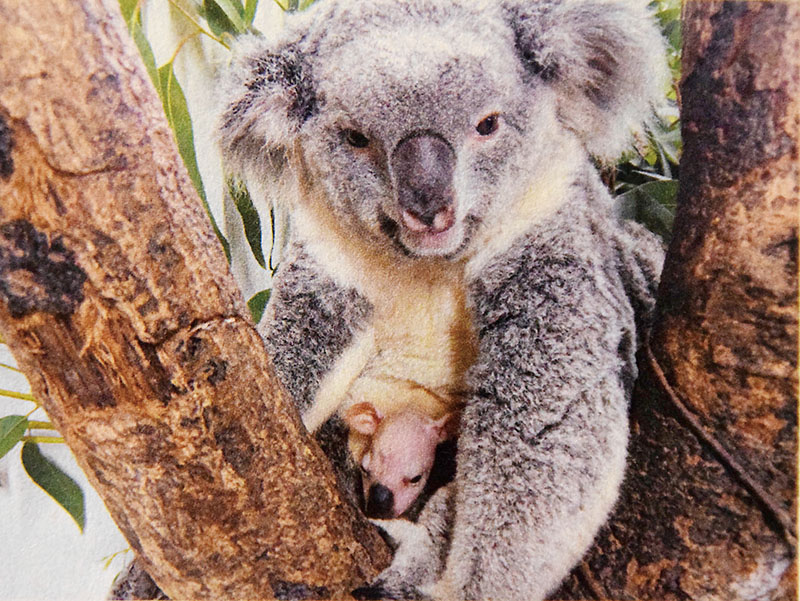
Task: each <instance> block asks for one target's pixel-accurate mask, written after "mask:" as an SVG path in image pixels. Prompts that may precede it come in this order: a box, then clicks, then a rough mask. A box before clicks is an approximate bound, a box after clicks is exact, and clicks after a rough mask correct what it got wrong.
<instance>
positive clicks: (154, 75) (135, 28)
mask: <svg viewBox="0 0 800 601" xmlns="http://www.w3.org/2000/svg"><path fill="white" fill-rule="evenodd" d="M130 31H131V36H132V37H133V41H134V42H135V43H136V47H137V48H138V49H139V54H140V55H141V57H142V62H143V63H144V66H145V69H147V74H148V75H149V76H150V80H151V81H152V82H153V85H154V86H155V87H156V91H157V92H158V95H159V97H161V86H160V85H159V81H158V68H157V67H156V57H155V55H154V54H153V49H152V48H151V47H150V42H148V41H147V38H146V37H145V36H144V31H143V30H142V24H141V23H139V22H135V23H133V24H132V25H131V27H130ZM161 102H162V103H163V102H164V98H163V97H162V98H161Z"/></svg>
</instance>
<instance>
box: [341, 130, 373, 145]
mask: <svg viewBox="0 0 800 601" xmlns="http://www.w3.org/2000/svg"><path fill="white" fill-rule="evenodd" d="M342 133H343V134H344V139H345V141H346V142H347V143H348V144H350V146H352V147H353V148H366V147H367V146H368V145H369V138H367V136H365V135H364V134H362V133H361V132H360V131H356V130H354V129H346V130H344V131H343V132H342Z"/></svg>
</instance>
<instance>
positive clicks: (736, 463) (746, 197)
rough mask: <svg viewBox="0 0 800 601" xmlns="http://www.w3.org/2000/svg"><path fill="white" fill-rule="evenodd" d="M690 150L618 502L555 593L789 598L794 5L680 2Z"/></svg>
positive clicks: (796, 118)
mask: <svg viewBox="0 0 800 601" xmlns="http://www.w3.org/2000/svg"><path fill="white" fill-rule="evenodd" d="M683 27H684V56H683V73H684V77H683V81H682V85H681V97H682V99H683V106H682V132H683V139H684V154H683V158H682V160H681V182H680V191H679V199H678V209H677V214H676V219H675V229H674V234H673V242H672V245H671V247H670V249H669V252H668V256H667V261H666V265H665V269H664V274H663V276H662V284H661V288H660V291H659V299H658V319H657V323H656V326H655V329H654V332H653V335H652V339H651V342H650V348H651V349H652V353H650V352H645V353H643V355H642V357H641V361H640V371H641V372H642V378H641V379H640V381H639V383H638V387H637V391H636V395H635V402H634V405H633V407H632V430H631V445H630V461H629V469H628V474H627V479H626V482H625V484H624V486H623V490H622V495H621V498H620V501H619V504H618V509H617V511H616V513H615V515H614V516H613V518H612V520H611V521H610V523H609V524H608V525H607V526H606V527H605V528H604V529H603V531H602V532H601V533H600V535H599V536H598V539H597V541H596V545H595V547H594V549H593V550H592V552H591V553H590V554H589V555H588V557H587V558H586V561H585V562H584V564H583V565H582V566H581V568H580V569H579V570H577V571H576V572H575V574H574V575H573V576H572V577H571V579H570V580H569V581H568V582H567V584H566V586H565V589H564V591H563V592H564V596H573V597H577V596H580V595H589V596H595V597H604V596H608V597H609V598H619V599H630V598H637V599H659V600H664V601H667V600H680V599H725V600H729V599H730V600H733V599H794V598H795V594H796V566H795V565H794V561H795V554H796V538H795V537H796V533H795V516H796V511H797V507H796V497H795V494H796V492H795V491H796V473H797V472H796V469H797V466H796V457H797V300H798V299H797V284H798V282H797V269H798V265H797V228H798V196H800V163H798V140H800V5H798V4H796V3H791V2H751V3H748V2H708V1H702V2H701V1H690V2H688V3H686V4H685V5H684V17H683Z"/></svg>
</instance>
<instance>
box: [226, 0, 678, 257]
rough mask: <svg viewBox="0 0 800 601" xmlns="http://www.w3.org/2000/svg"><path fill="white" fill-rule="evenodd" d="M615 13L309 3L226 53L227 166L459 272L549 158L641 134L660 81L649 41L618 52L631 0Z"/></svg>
mask: <svg viewBox="0 0 800 601" xmlns="http://www.w3.org/2000/svg"><path fill="white" fill-rule="evenodd" d="M632 1H634V0H632ZM624 4H628V3H623V2H618V1H614V0H602V1H600V0H598V1H594V0H584V1H581V2H578V1H573V2H556V1H552V0H538V1H537V0H499V1H496V2H494V1H493V2H489V1H488V0H406V1H404V2H397V1H396V0H320V1H319V2H318V3H317V4H316V5H315V6H314V7H312V8H311V9H310V10H308V11H307V12H306V13H303V14H299V15H290V16H289V17H287V27H286V30H285V31H284V33H283V35H282V37H279V38H278V39H274V40H270V41H266V40H261V39H250V40H245V41H243V42H241V43H240V53H239V58H238V59H237V60H236V61H235V62H234V64H233V68H232V69H231V71H230V74H229V77H228V81H227V82H225V83H223V86H222V87H223V89H224V96H225V98H226V103H227V104H226V106H225V108H224V110H223V113H222V120H221V123H220V127H219V132H220V137H221V142H222V149H223V153H224V155H225V156H226V158H227V160H228V162H229V163H230V164H232V165H233V167H234V168H236V167H238V168H239V170H240V171H245V172H250V173H253V172H255V173H256V174H257V175H258V174H260V177H263V178H264V179H270V178H273V179H274V177H276V176H277V177H281V176H284V175H285V174H286V172H290V173H292V174H293V175H294V176H295V177H297V178H298V179H299V180H302V183H303V186H304V187H305V189H306V190H307V192H308V191H309V188H310V189H311V191H310V192H309V193H310V194H313V195H315V197H316V198H323V199H324V200H323V201H324V203H325V204H326V206H327V208H328V209H329V210H330V212H331V213H332V214H333V215H335V218H336V219H337V220H338V222H340V223H341V224H343V226H344V227H345V228H347V230H348V232H349V233H352V235H353V236H357V237H359V238H362V239H368V240H370V241H372V243H373V245H377V246H379V247H385V248H386V249H390V250H391V251H392V252H395V253H400V254H402V255H406V256H411V257H456V256H459V255H461V254H462V253H464V252H465V251H466V250H468V249H469V247H470V243H471V241H473V240H474V239H475V237H476V236H475V234H476V232H477V231H478V230H479V229H480V228H481V224H482V223H484V222H486V221H487V220H489V219H492V218H494V217H495V216H497V215H502V214H503V212H504V211H507V210H508V209H509V207H510V203H511V202H512V200H513V199H514V198H519V197H520V195H522V194H525V193H526V192H527V191H529V190H530V189H532V188H535V187H536V186H537V182H542V181H543V180H544V178H546V174H547V170H548V168H549V166H552V164H553V162H554V161H563V156H558V158H554V157H556V156H557V154H556V153H557V149H558V148H561V147H564V146H565V145H567V144H571V145H574V146H575V147H577V148H578V151H577V152H575V153H573V155H574V158H573V159H572V160H574V161H575V162H580V161H586V160H587V159H588V157H589V155H595V156H597V157H600V158H603V157H607V158H613V157H616V156H617V154H618V153H619V152H620V151H621V150H622V149H624V148H625V146H626V144H627V142H628V140H629V139H630V129H631V128H633V127H635V126H636V125H640V124H641V123H642V122H643V121H645V120H646V116H647V114H649V111H650V105H649V102H648V99H650V98H655V97H657V96H659V95H660V92H661V85H662V81H663V76H664V74H665V70H664V66H663V62H662V61H661V49H660V48H657V47H656V48H652V49H648V47H647V45H649V46H652V45H653V44H652V39H653V38H652V37H650V36H644V35H642V36H641V37H642V39H641V40H639V39H631V37H632V36H633V37H636V36H637V35H639V34H637V33H636V32H638V31H641V29H642V27H641V21H642V18H643V15H644V14H645V13H644V1H642V2H641V4H642V7H641V9H639V11H638V12H637V11H636V10H634V11H631V10H629V8H630V7H628V8H625V6H624ZM643 73H646V74H647V76H645V77H642V74H643ZM581 151H582V152H581ZM287 166H288V167H289V169H286V167H287Z"/></svg>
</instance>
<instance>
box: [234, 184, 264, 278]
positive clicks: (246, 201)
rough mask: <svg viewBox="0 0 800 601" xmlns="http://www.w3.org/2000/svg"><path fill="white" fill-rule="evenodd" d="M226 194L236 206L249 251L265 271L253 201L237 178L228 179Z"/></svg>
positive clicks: (259, 231) (259, 224) (259, 230)
mask: <svg viewBox="0 0 800 601" xmlns="http://www.w3.org/2000/svg"><path fill="white" fill-rule="evenodd" d="M227 183H228V194H230V197H231V199H232V200H233V202H234V204H235V205H236V210H237V211H239V215H240V216H241V217H242V224H243V225H244V235H245V237H246V238H247V243H248V244H249V245H250V250H251V251H252V252H253V256H254V257H255V259H256V261H258V264H259V265H261V267H263V268H264V269H266V261H264V251H263V249H262V247H261V218H260V217H259V216H258V211H257V210H256V208H255V206H254V205H253V199H252V198H250V193H249V192H248V191H247V187H246V186H245V185H244V183H243V182H242V181H241V180H239V179H237V178H229V179H228V182H227Z"/></svg>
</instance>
